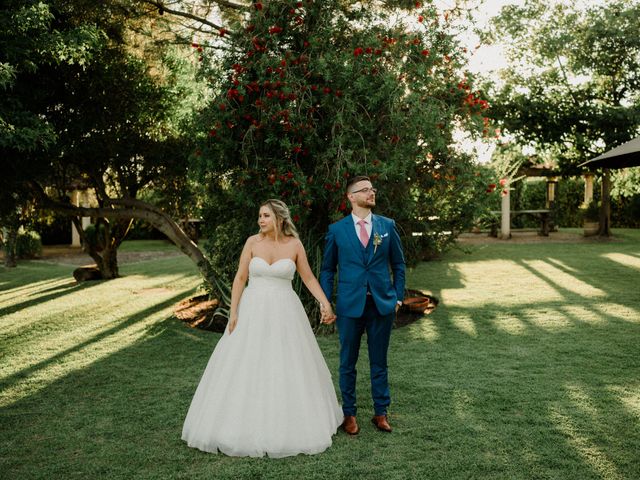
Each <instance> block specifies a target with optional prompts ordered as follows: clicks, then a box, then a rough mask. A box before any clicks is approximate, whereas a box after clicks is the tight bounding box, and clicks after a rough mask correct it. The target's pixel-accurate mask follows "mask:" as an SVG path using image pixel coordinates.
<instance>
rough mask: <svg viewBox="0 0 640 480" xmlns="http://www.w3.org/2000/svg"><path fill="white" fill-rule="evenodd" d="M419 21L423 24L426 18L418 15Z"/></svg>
mask: <svg viewBox="0 0 640 480" xmlns="http://www.w3.org/2000/svg"><path fill="white" fill-rule="evenodd" d="M418 21H419V22H420V23H422V22H423V21H424V17H423V16H422V15H418Z"/></svg>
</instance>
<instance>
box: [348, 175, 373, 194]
mask: <svg viewBox="0 0 640 480" xmlns="http://www.w3.org/2000/svg"><path fill="white" fill-rule="evenodd" d="M363 180H366V181H368V182H370V181H371V179H370V178H369V177H367V176H366V175H356V176H355V177H351V178H350V179H349V181H348V182H347V193H349V190H351V185H353V184H354V183H358V182H362V181H363Z"/></svg>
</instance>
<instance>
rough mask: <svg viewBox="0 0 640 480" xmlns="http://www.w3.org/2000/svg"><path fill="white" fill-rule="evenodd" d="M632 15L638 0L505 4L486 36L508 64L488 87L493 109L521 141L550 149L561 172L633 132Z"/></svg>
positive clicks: (639, 101) (638, 41) (637, 48)
mask: <svg viewBox="0 0 640 480" xmlns="http://www.w3.org/2000/svg"><path fill="white" fill-rule="evenodd" d="M638 18H640V4H639V3H638V2H627V1H623V0H613V1H607V2H605V3H604V4H598V5H596V6H593V7H591V8H586V9H585V8H584V7H581V6H580V5H579V4H573V5H572V6H571V5H567V4H566V3H564V2H551V3H549V2H546V1H543V0H531V1H529V2H527V3H526V4H525V5H524V6H514V5H511V6H508V7H504V8H503V10H502V12H501V14H500V15H499V16H498V17H497V18H496V20H495V21H494V26H495V29H494V30H493V31H492V32H493V33H492V35H493V37H494V38H499V39H501V40H502V42H503V43H504V44H506V45H508V47H507V50H508V55H509V57H510V60H511V64H510V66H509V69H505V70H504V71H502V72H501V77H502V78H501V83H500V85H501V86H497V85H494V87H493V88H492V106H493V108H492V114H493V115H494V116H495V118H496V119H498V120H499V121H500V123H501V124H502V126H503V128H504V130H505V131H506V132H508V133H510V134H512V135H514V136H515V137H516V138H517V140H518V141H519V142H520V143H521V144H522V145H529V146H535V148H536V149H537V150H538V151H539V152H544V151H549V150H553V151H555V152H556V153H557V155H556V158H557V160H558V162H559V166H560V168H561V169H562V171H563V172H564V173H576V172H577V171H578V169H577V165H578V164H579V163H581V162H584V161H586V160H588V159H590V158H593V157H595V156H596V155H597V154H598V153H600V152H602V151H605V150H607V149H608V148H612V147H614V146H617V145H619V144H621V143H623V142H625V141H627V140H629V139H630V138H633V137H634V136H636V135H638V133H640V132H639V130H638V125H640V79H639V77H638V71H640V36H638V35H637V30H638V22H637V19H638ZM489 37H491V35H489ZM523 64H524V65H528V66H527V67H526V68H522V67H521V65H523Z"/></svg>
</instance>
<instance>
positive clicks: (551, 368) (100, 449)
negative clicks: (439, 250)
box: [0, 231, 640, 480]
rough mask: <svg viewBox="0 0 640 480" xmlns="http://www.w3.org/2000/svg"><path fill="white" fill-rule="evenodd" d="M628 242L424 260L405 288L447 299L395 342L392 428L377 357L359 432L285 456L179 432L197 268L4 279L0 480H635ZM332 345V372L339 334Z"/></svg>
mask: <svg viewBox="0 0 640 480" xmlns="http://www.w3.org/2000/svg"><path fill="white" fill-rule="evenodd" d="M616 233H617V234H618V235H619V236H620V237H621V238H622V240H623V241H622V242H617V243H604V244H587V245H584V244H582V245H570V244H555V245H545V244H536V245H510V244H508V243H501V244H495V245H486V246H474V247H472V248H471V250H472V253H469V254H465V253H462V252H460V251H457V252H453V253H451V254H450V255H448V256H447V257H446V258H445V259H443V260H441V261H436V262H429V263H425V264H422V265H420V266H419V267H418V268H416V269H415V270H413V271H412V272H410V274H409V286H410V287H414V288H421V289H424V290H427V291H430V292H432V293H434V294H435V295H437V296H439V297H440V298H441V300H442V302H441V304H440V306H439V307H438V309H436V311H435V312H434V313H433V314H432V315H431V316H429V317H427V318H425V319H424V320H422V321H420V322H417V323H415V324H412V325H410V326H408V327H404V328H402V329H399V330H396V331H394V334H393V338H392V347H391V358H390V369H391V381H392V393H393V400H394V403H393V406H392V407H393V408H392V411H391V421H392V424H393V426H394V427H395V431H394V432H393V433H392V434H390V435H385V434H382V433H379V432H376V431H374V430H373V427H372V426H371V425H368V424H367V419H368V417H369V416H370V415H371V411H370V406H369V400H368V388H367V381H368V379H367V374H366V372H367V370H368V369H367V367H366V362H367V359H366V354H365V355H362V358H361V363H360V372H361V378H360V382H359V385H360V388H359V398H360V402H359V403H360V405H361V407H360V418H361V421H362V423H363V425H362V427H363V428H362V432H361V434H360V435H359V436H358V437H356V438H348V437H347V436H346V435H344V434H343V433H339V434H338V435H337V436H336V437H335V440H334V445H333V446H332V447H331V448H330V449H329V450H328V451H327V452H325V453H323V454H321V455H316V456H312V457H307V456H298V457H295V458H288V459H281V460H271V459H268V458H263V459H237V458H228V457H225V456H222V455H210V454H204V453H201V452H199V451H195V450H192V449H189V448H187V447H185V445H184V444H183V443H182V442H181V440H180V430H181V426H182V421H183V419H184V414H185V412H186V409H187V407H188V405H189V401H190V400H191V396H192V395H193V391H194V389H195V386H196V385H197V382H198V380H199V377H200V374H201V373H202V370H203V368H204V366H205V364H206V361H207V359H208V358H209V355H210V354H211V351H212V349H213V347H214V345H215V342H216V341H217V339H218V338H219V335H217V334H211V333H208V332H203V331H196V330H191V329H188V328H186V327H185V326H184V325H182V324H180V323H179V322H178V321H177V320H175V319H174V318H172V317H171V308H172V305H173V304H174V303H175V302H176V301H178V300H179V299H182V298H185V297H187V296H189V295H191V294H192V293H193V292H194V291H195V289H196V287H197V286H198V284H199V279H198V277H197V274H196V272H195V269H194V268H193V267H192V266H191V264H190V263H189V261H188V260H187V259H186V258H183V257H176V258H165V259H161V260H155V261H145V262H139V263H135V264H130V265H125V266H123V267H122V273H123V275H124V276H123V278H120V279H118V280H114V281H110V282H101V283H95V284H93V285H90V286H89V285H83V286H75V285H74V284H73V283H72V282H71V280H70V276H69V273H70V272H69V267H58V266H52V265H50V264H43V263H39V262H27V263H23V264H21V266H20V268H18V269H17V270H11V271H9V270H6V269H0V389H1V391H0V431H1V432H2V441H1V442H0V478H12V479H23V478H24V479H27V478H28V479H30V478H56V479H57V478H78V479H85V478H114V479H115V478H122V479H131V478H154V479H165V478H166V479H170V478H184V479H199V478H202V479H205V478H207V479H209V478H273V479H276V478H277V479H279V478H327V479H343V478H344V479H347V478H350V479H351V478H376V479H377V478H386V479H404V478H416V479H418V478H420V479H422V478H442V479H452V478H482V479H484V478H495V479H503V478H510V479H511V478H522V479H525V478H558V479H580V480H582V479H589V478H594V479H595V478H611V479H616V478H629V479H635V478H640V463H639V462H638V460H637V458H638V452H640V355H639V354H640V348H639V347H638V344H639V340H640V287H638V284H639V283H640V282H639V280H640V232H637V231H624V232H616ZM132 248H135V247H132ZM319 343H320V346H321V348H322V350H323V352H324V354H325V357H326V359H327V362H328V364H329V367H330V369H331V370H332V371H334V372H335V371H337V360H338V347H337V339H336V338H335V336H329V337H320V338H319ZM334 380H337V379H336V378H334Z"/></svg>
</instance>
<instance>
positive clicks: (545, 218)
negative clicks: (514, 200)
mask: <svg viewBox="0 0 640 480" xmlns="http://www.w3.org/2000/svg"><path fill="white" fill-rule="evenodd" d="M491 213H492V214H494V215H496V219H495V221H494V222H492V224H491V233H490V235H491V236H492V237H497V236H498V227H499V225H500V218H501V216H502V212H501V211H496V210H492V211H491ZM509 214H510V215H509V216H510V221H513V219H514V218H515V217H517V216H519V215H531V216H532V217H535V218H537V219H538V220H539V221H540V230H538V234H539V235H542V236H545V237H548V236H549V231H550V230H551V210H544V209H543V210H511V211H510V212H509Z"/></svg>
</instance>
